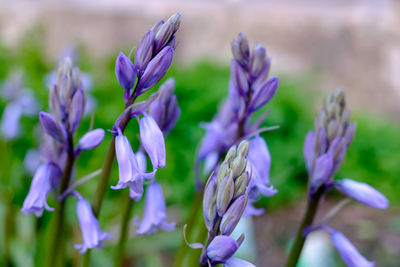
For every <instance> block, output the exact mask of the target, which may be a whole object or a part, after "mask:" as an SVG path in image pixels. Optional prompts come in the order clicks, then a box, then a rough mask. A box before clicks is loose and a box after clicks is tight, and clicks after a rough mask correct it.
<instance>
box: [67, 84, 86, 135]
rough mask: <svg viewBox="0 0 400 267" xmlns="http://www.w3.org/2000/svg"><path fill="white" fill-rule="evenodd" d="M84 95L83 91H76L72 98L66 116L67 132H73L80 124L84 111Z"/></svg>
mask: <svg viewBox="0 0 400 267" xmlns="http://www.w3.org/2000/svg"><path fill="white" fill-rule="evenodd" d="M85 103H86V99H85V93H84V91H83V89H80V88H79V89H77V90H76V91H75V93H74V95H73V96H72V99H71V106H70V111H69V114H68V119H69V127H70V128H69V131H70V132H75V130H76V129H77V128H78V125H79V123H80V122H81V119H82V116H83V112H84V111H85Z"/></svg>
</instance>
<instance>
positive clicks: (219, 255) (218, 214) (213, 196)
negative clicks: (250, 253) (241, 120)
mask: <svg viewBox="0 0 400 267" xmlns="http://www.w3.org/2000/svg"><path fill="white" fill-rule="evenodd" d="M249 147H250V144H249V142H248V141H242V142H241V143H240V144H239V145H238V146H237V147H236V146H232V147H231V148H230V149H229V151H228V153H227V155H226V157H225V160H224V161H223V162H222V164H221V166H220V167H219V169H218V172H217V173H213V174H212V175H211V176H210V178H209V180H208V182H207V184H206V187H205V191H204V198H203V215H204V221H205V224H206V227H207V230H208V241H207V244H206V245H205V246H203V245H201V244H192V245H190V246H191V247H193V248H203V253H202V256H201V259H200V263H201V264H207V263H208V264H209V265H210V266H216V265H217V264H221V263H223V264H225V265H227V266H235V265H234V264H235V262H238V261H242V260H239V259H235V258H232V256H233V254H234V253H235V252H236V250H237V249H238V248H239V246H240V245H241V243H242V242H243V240H244V235H242V236H241V237H240V238H239V239H238V240H235V239H233V238H232V237H230V235H231V234H232V232H233V230H234V229H235V227H236V225H237V224H238V223H239V221H240V219H241V217H242V214H243V212H244V210H245V208H246V204H247V199H248V195H249V188H248V186H249V183H250V180H251V172H249V171H247V170H246V167H247V164H248V162H247V156H248V153H249ZM229 264H231V265H229ZM247 264H248V265H242V266H253V265H251V264H250V263H247Z"/></svg>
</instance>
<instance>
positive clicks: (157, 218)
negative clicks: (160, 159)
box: [135, 182, 175, 235]
mask: <svg viewBox="0 0 400 267" xmlns="http://www.w3.org/2000/svg"><path fill="white" fill-rule="evenodd" d="M166 209H167V208H166V205H165V200H164V195H163V192H162V188H161V186H159V185H158V184H157V183H156V182H154V183H152V184H150V185H149V186H148V187H147V189H146V200H145V208H144V215H143V219H142V221H141V222H140V223H139V222H138V221H137V219H135V223H136V224H137V225H139V229H138V230H137V231H136V233H137V234H139V235H141V234H152V233H155V232H157V231H158V230H159V229H161V230H163V231H172V230H173V229H174V228H175V223H169V222H167V214H166Z"/></svg>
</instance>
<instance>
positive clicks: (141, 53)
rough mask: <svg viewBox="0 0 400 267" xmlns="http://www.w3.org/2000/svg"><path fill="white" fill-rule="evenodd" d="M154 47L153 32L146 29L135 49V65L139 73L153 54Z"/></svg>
mask: <svg viewBox="0 0 400 267" xmlns="http://www.w3.org/2000/svg"><path fill="white" fill-rule="evenodd" d="M153 47H154V32H153V31H152V30H148V31H147V33H146V34H145V35H144V36H143V37H142V39H141V40H140V42H139V44H138V47H137V49H136V55H135V67H136V69H137V72H138V74H139V75H142V74H143V71H144V69H145V68H146V66H147V63H149V61H150V59H151V57H152V55H153Z"/></svg>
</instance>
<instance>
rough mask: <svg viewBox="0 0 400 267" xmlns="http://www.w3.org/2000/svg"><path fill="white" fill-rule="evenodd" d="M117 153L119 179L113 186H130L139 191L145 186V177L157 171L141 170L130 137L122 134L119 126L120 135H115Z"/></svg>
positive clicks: (147, 177)
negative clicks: (147, 171)
mask: <svg viewBox="0 0 400 267" xmlns="http://www.w3.org/2000/svg"><path fill="white" fill-rule="evenodd" d="M115 154H116V156H117V161H118V168H119V181H118V184H117V185H116V186H111V188H112V189H122V188H125V187H127V186H130V187H131V188H132V187H134V188H136V189H137V190H135V191H138V190H140V187H142V186H143V179H150V178H153V177H154V174H155V171H153V172H151V173H146V172H144V171H142V170H141V168H140V166H139V163H138V161H137V159H136V156H135V154H134V153H133V150H132V147H131V144H130V143H129V140H128V138H126V136H124V135H123V134H122V132H121V130H120V129H119V128H118V135H117V137H115Z"/></svg>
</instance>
